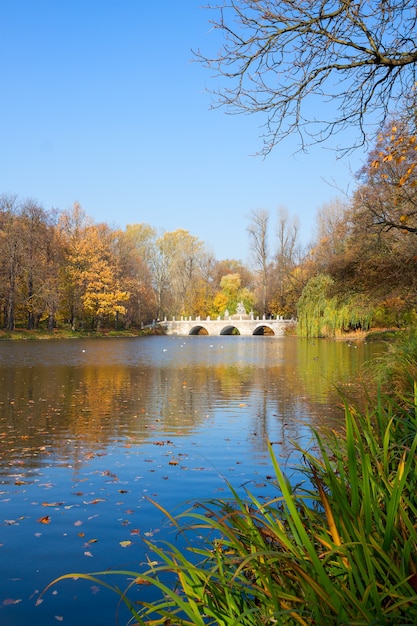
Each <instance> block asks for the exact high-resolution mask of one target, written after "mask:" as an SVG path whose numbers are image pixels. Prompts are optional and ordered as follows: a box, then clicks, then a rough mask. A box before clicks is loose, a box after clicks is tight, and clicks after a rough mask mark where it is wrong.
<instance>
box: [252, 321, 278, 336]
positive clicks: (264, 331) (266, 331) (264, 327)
mask: <svg viewBox="0 0 417 626" xmlns="http://www.w3.org/2000/svg"><path fill="white" fill-rule="evenodd" d="M252 334H253V335H271V336H272V335H275V331H274V329H273V328H272V327H271V326H270V325H269V324H265V323H264V324H259V326H257V327H256V328H255V330H254V331H253V333H252Z"/></svg>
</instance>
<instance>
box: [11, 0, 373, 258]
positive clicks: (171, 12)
mask: <svg viewBox="0 0 417 626" xmlns="http://www.w3.org/2000/svg"><path fill="white" fill-rule="evenodd" d="M202 4H204V3H203V2H202V1H201V0H182V1H180V2H175V1H173V0H159V1H158V2H148V1H146V0H36V1H35V0H13V1H12V2H6V1H3V2H2V3H0V21H1V24H2V36H1V40H0V76H1V83H2V101H1V111H2V115H1V121H0V128H1V134H0V137H1V151H0V193H15V194H17V195H18V196H19V198H21V199H25V198H27V197H30V198H33V199H35V200H37V201H38V202H39V203H40V204H42V205H43V206H44V208H45V209H48V210H49V209H51V208H52V207H56V208H59V209H67V208H69V207H71V206H72V204H73V203H74V202H75V201H77V202H79V203H80V204H81V205H82V207H83V209H84V210H85V211H86V213H87V214H88V215H90V216H92V217H93V218H94V220H95V221H97V222H102V221H104V222H107V223H108V224H110V225H111V226H114V227H121V228H124V227H125V226H126V224H132V223H148V224H150V225H151V226H153V227H155V228H157V229H161V230H167V231H170V230H175V229H176V228H184V229H186V230H188V231H189V232H190V233H191V234H193V235H196V236H197V237H199V238H200V239H201V240H203V241H204V242H205V243H206V244H207V246H208V247H209V248H210V249H211V250H212V251H213V253H214V254H215V256H216V258H218V259H219V260H220V259H224V258H235V259H241V260H242V261H244V262H246V261H247V260H248V258H249V252H248V235H247V230H246V229H247V225H248V215H249V214H250V212H251V211H252V210H254V209H259V208H260V209H267V210H269V211H270V213H271V219H272V222H271V228H273V222H274V217H275V215H276V212H277V209H278V207H286V209H287V210H288V212H289V214H290V215H294V216H295V215H297V216H298V218H299V220H300V226H301V233H302V238H303V241H304V242H307V241H309V240H310V239H311V238H312V236H313V234H314V226H315V215H316V212H317V209H318V208H320V207H321V206H322V205H323V203H326V202H331V201H332V200H333V199H334V198H335V197H337V196H338V195H339V196H340V195H341V194H340V192H338V189H340V190H346V189H348V188H349V187H350V188H351V187H352V183H353V173H355V172H356V171H357V170H358V169H359V168H360V166H361V163H362V160H363V155H362V154H360V153H356V154H354V155H353V156H351V157H349V158H348V159H342V160H337V159H336V155H335V153H334V152H333V151H332V150H330V149H326V148H325V147H316V148H314V149H312V150H311V151H310V153H309V154H308V155H305V154H298V155H294V152H295V151H296V148H297V145H296V143H295V138H289V139H288V140H286V141H285V142H284V143H282V144H280V145H278V146H277V147H276V148H275V150H274V151H273V152H272V153H271V155H270V156H269V157H267V158H266V159H263V158H261V157H256V156H253V155H254V154H255V153H256V151H258V150H260V149H261V147H262V143H261V140H260V138H259V137H260V135H261V128H260V127H261V125H262V122H263V121H264V120H262V118H257V117H255V116H242V115H238V116H236V115H227V114H226V112H225V111H224V110H223V109H218V110H210V105H211V96H210V95H209V94H208V92H207V90H208V89H210V88H212V89H213V88H215V87H216V79H215V78H213V77H212V76H211V74H210V72H209V71H208V70H206V69H204V68H203V67H202V66H200V65H199V64H198V63H194V62H192V58H193V57H192V49H197V48H201V49H202V50H203V51H207V52H212V51H214V50H216V49H217V48H219V46H220V39H219V34H218V33H217V32H216V31H213V30H212V29H211V26H210V23H209V19H210V17H211V16H210V12H209V11H207V10H204V9H203V8H201V5H202ZM272 234H273V231H272Z"/></svg>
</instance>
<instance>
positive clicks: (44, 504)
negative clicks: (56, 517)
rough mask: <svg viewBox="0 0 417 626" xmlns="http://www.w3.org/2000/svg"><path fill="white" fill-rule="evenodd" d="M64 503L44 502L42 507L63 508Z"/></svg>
mask: <svg viewBox="0 0 417 626" xmlns="http://www.w3.org/2000/svg"><path fill="white" fill-rule="evenodd" d="M62 504H64V503H63V502H42V506H61V505H62Z"/></svg>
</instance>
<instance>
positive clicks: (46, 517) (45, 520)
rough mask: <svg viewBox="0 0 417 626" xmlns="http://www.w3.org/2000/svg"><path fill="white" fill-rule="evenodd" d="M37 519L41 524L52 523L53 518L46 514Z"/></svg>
mask: <svg viewBox="0 0 417 626" xmlns="http://www.w3.org/2000/svg"><path fill="white" fill-rule="evenodd" d="M36 521H37V522H40V523H41V524H50V523H51V518H50V517H49V515H44V517H40V518H39V519H37V520H36Z"/></svg>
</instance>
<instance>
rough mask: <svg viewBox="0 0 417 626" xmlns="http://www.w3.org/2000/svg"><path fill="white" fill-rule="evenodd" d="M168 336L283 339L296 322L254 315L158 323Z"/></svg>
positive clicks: (186, 319)
mask: <svg viewBox="0 0 417 626" xmlns="http://www.w3.org/2000/svg"><path fill="white" fill-rule="evenodd" d="M158 323H159V325H160V326H161V327H162V329H163V331H164V332H165V334H167V335H177V336H185V335H242V336H246V337H247V336H250V335H270V336H275V337H281V336H282V335H284V334H285V332H286V330H287V329H288V328H291V327H293V326H295V325H296V320H294V319H289V320H285V319H283V318H282V317H277V318H266V317H263V318H262V319H260V318H259V317H256V318H255V317H254V316H253V315H231V316H229V317H224V318H221V317H218V318H217V319H215V320H212V319H210V317H207V318H206V319H203V318H200V317H196V318H194V319H192V318H191V317H190V318H181V319H180V320H176V319H175V318H174V319H173V320H172V321H168V320H167V319H165V320H164V321H163V322H158Z"/></svg>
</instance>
